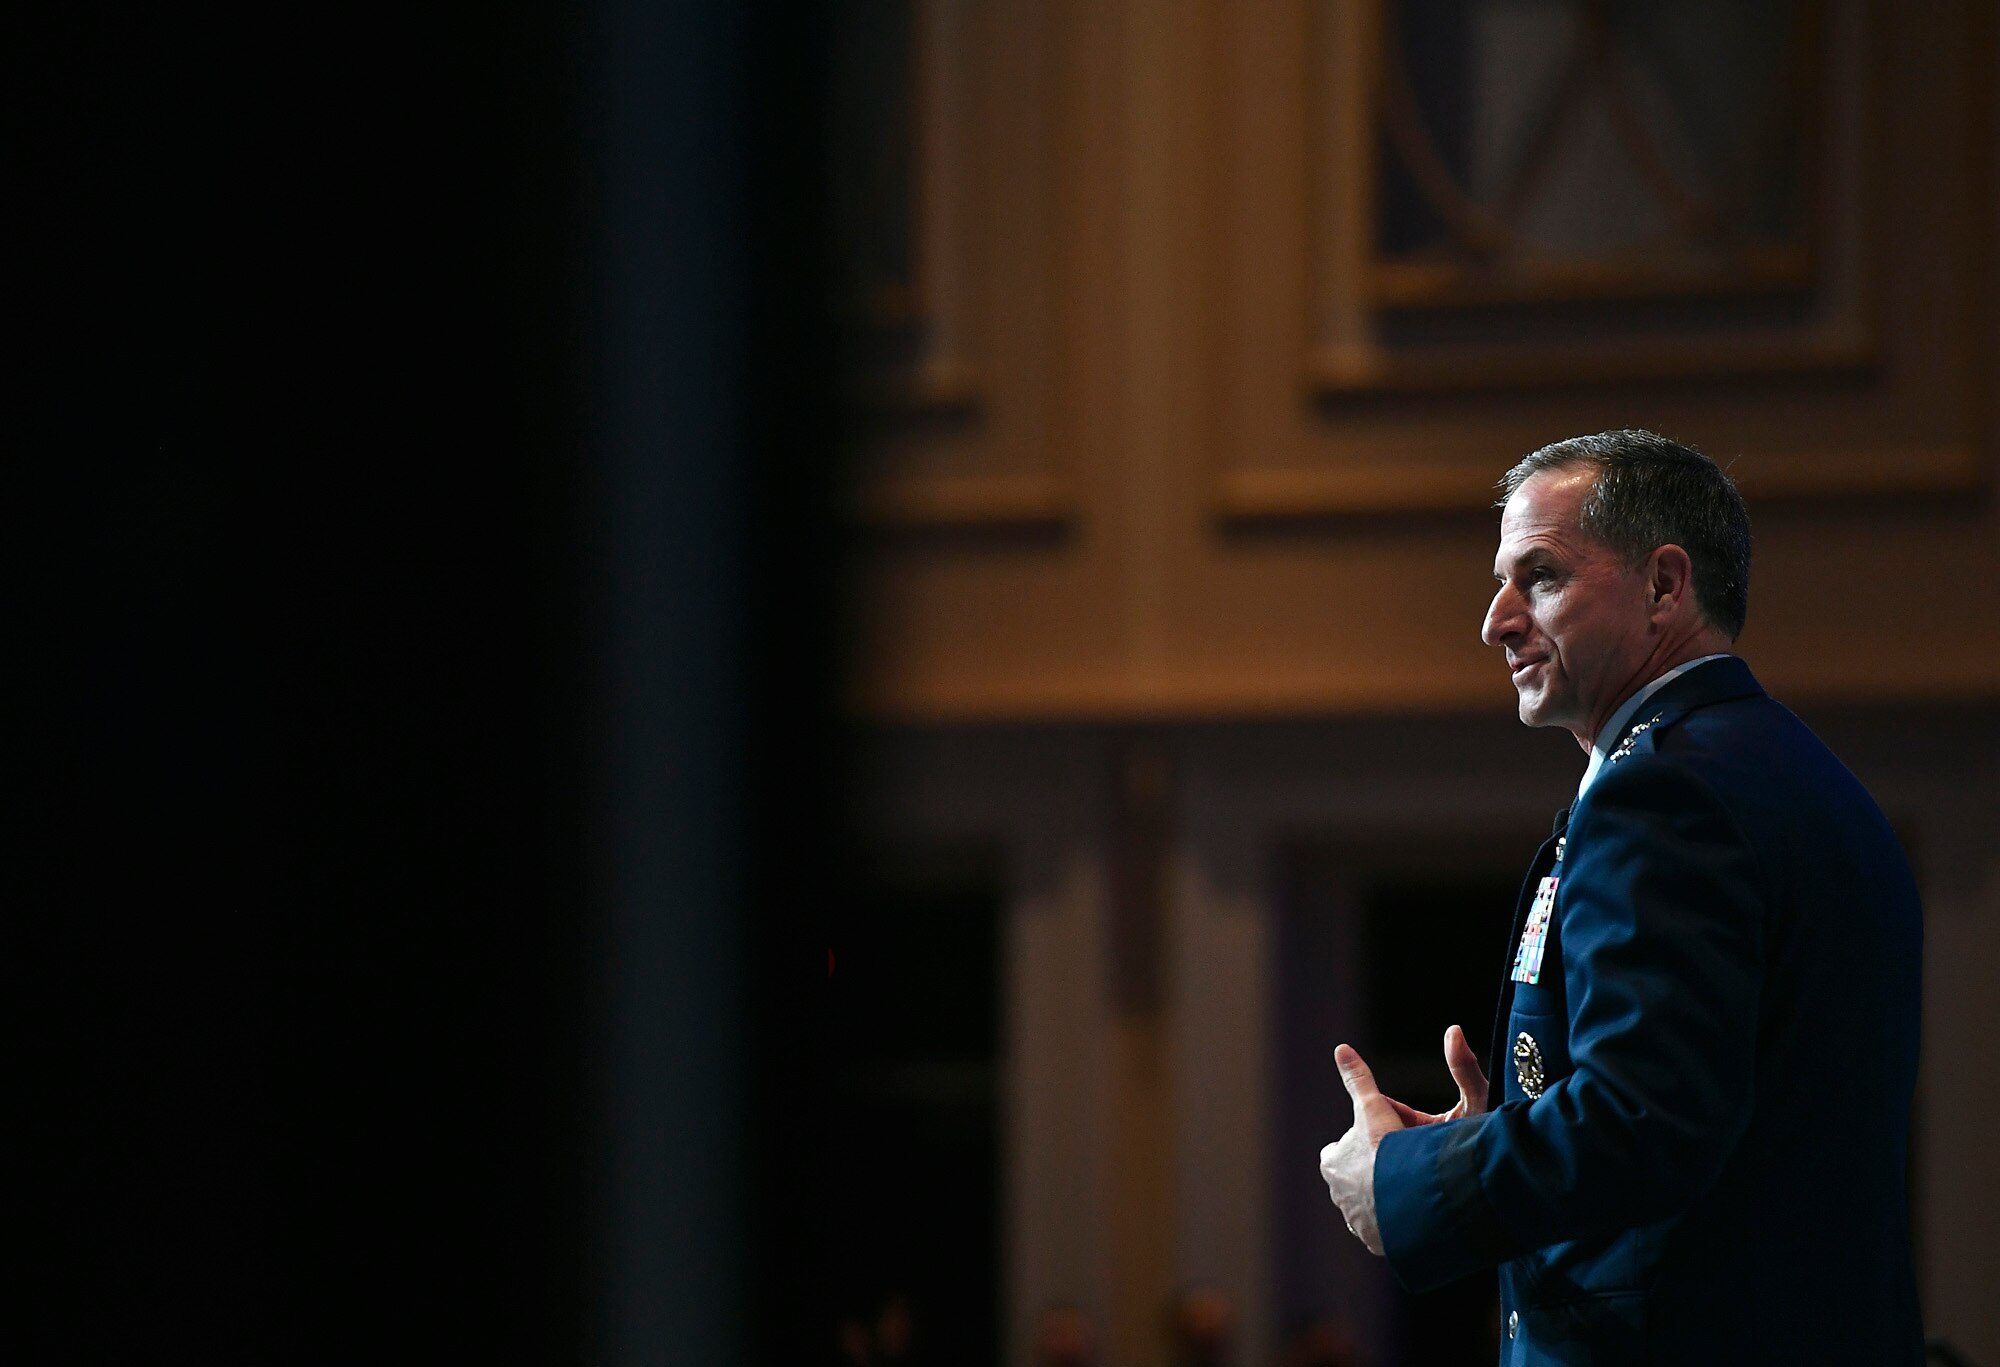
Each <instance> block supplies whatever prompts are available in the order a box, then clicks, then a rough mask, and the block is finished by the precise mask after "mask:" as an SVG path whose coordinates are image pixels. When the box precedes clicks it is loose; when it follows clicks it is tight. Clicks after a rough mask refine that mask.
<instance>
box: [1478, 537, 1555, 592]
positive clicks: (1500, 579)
mask: <svg viewBox="0 0 2000 1367" xmlns="http://www.w3.org/2000/svg"><path fill="white" fill-rule="evenodd" d="M1558 563H1559V561H1558V558H1557V557H1556V556H1555V555H1553V554H1551V553H1550V551H1549V549H1548V548H1547V547H1546V546H1530V547H1529V548H1528V549H1527V550H1525V551H1523V552H1521V554H1520V555H1518V556H1516V557H1515V558H1514V562H1513V565H1512V568H1514V569H1517V570H1531V569H1535V568H1537V567H1539V566H1543V565H1548V566H1554V565H1556V564H1558ZM1493 582H1494V583H1496V584H1504V583H1506V582H1507V576H1506V574H1505V573H1503V572H1502V571H1500V570H1497V569H1496V570H1494V571H1493Z"/></svg>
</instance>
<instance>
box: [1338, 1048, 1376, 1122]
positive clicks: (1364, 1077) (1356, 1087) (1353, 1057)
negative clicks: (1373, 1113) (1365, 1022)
mask: <svg viewBox="0 0 2000 1367" xmlns="http://www.w3.org/2000/svg"><path fill="white" fill-rule="evenodd" d="M1333 1062H1334V1066H1336V1067H1337V1068H1339V1069H1340V1080H1341V1082H1342V1083H1343V1084H1344V1085H1345V1086H1346V1087H1347V1095H1348V1096H1349V1097H1350V1098H1351V1099H1352V1100H1353V1102H1354V1112H1355V1114H1356V1115H1359V1114H1360V1113H1361V1109H1362V1108H1363V1107H1364V1106H1366V1105H1368V1104H1369V1103H1370V1102H1374V1101H1380V1100H1381V1099H1382V1089H1381V1088H1380V1087H1377V1086H1376V1085H1375V1074H1374V1072H1373V1070H1371V1069H1370V1068H1369V1067H1368V1065H1367V1063H1365V1062H1363V1060H1362V1058H1361V1055H1360V1054H1358V1053H1356V1052H1355V1050H1354V1048H1353V1046H1352V1045H1347V1044H1343V1045H1340V1046H1339V1047H1338V1048H1336V1049H1335V1050H1334V1051H1333Z"/></svg>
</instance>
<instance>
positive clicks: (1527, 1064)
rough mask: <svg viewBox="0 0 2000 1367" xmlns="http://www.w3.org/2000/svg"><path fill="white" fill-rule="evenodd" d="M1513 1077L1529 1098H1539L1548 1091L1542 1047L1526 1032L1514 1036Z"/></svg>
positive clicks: (1547, 1078)
mask: <svg viewBox="0 0 2000 1367" xmlns="http://www.w3.org/2000/svg"><path fill="white" fill-rule="evenodd" d="M1514 1076H1515V1077H1517V1078H1519V1079H1520V1081H1521V1090H1522V1091H1524V1092H1526V1093H1527V1094H1528V1095H1529V1096H1530V1097H1531V1098H1532V1097H1538V1096H1540V1095H1541V1094H1542V1093H1543V1092H1544V1091H1546V1090H1547V1089H1548V1085H1549V1077H1548V1073H1547V1072H1546V1071H1544V1069H1543V1067H1542V1046H1541V1045H1539V1044H1537V1043H1536V1042H1535V1037H1534V1036H1533V1035H1531V1034H1529V1033H1528V1032H1527V1031H1526V1030H1523V1031H1522V1032H1521V1033H1520V1034H1518V1035H1516V1036H1514Z"/></svg>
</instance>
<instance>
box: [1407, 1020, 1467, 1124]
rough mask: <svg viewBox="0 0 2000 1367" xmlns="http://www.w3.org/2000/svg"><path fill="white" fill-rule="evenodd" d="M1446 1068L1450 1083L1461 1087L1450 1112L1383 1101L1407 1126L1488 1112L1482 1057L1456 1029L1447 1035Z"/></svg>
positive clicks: (1435, 1122)
mask: <svg viewBox="0 0 2000 1367" xmlns="http://www.w3.org/2000/svg"><path fill="white" fill-rule="evenodd" d="M1444 1066H1445V1068H1446V1069H1448V1070H1449V1071H1450V1073H1451V1080H1452V1081H1453V1082H1456V1083H1457V1084H1458V1104H1457V1105H1456V1106H1453V1107H1452V1108H1451V1109H1450V1110H1448V1111H1439V1112H1431V1111H1420V1110H1418V1109H1417V1108H1416V1107H1414V1106H1410V1105H1406V1104H1405V1103H1403V1102H1401V1101H1398V1100H1396V1099H1395V1098H1394V1097H1384V1098H1382V1099H1383V1100H1384V1101H1386V1102H1388V1103H1389V1108H1390V1109H1391V1110H1393V1111H1395V1113H1396V1118H1397V1119H1398V1120H1400V1121H1402V1122H1403V1124H1404V1125H1435V1124H1437V1123H1438V1122H1439V1121H1440V1120H1457V1119H1458V1118H1459V1117H1461V1116H1468V1115H1479V1114H1480V1113H1481V1112H1483V1111H1485V1109H1486V1070H1485V1069H1483V1068H1481V1067H1480V1066H1479V1055H1477V1054H1475V1053H1473V1052H1472V1046H1471V1045H1470V1044H1467V1043H1466V1042H1465V1031H1463V1030H1461V1029H1459V1028H1458V1027H1457V1026H1456V1025H1454V1026H1452V1027H1451V1028H1450V1029H1449V1030H1447V1031H1445V1032H1444Z"/></svg>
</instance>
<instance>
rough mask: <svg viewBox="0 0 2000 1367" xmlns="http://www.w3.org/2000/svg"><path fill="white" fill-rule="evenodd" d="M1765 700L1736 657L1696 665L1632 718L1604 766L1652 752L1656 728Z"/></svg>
mask: <svg viewBox="0 0 2000 1367" xmlns="http://www.w3.org/2000/svg"><path fill="white" fill-rule="evenodd" d="M1763 696H1764V690H1763V688H1762V686H1761V685H1759V684H1758V682H1757V679H1756V676H1755V675H1753V674H1752V673H1751V672H1750V666H1749V665H1747V664H1745V663H1743V661H1742V660H1741V659H1739V658H1737V657H1736V656H1734V655H1731V656H1729V657H1728V658H1726V659H1721V660H1711V661H1709V662H1708V663H1707V664H1702V665H1697V666H1695V667H1694V668H1693V669H1690V670H1689V671H1688V672H1687V673H1685V674H1683V675H1681V676H1680V677H1679V678H1678V679H1675V680H1674V681H1673V682H1672V683H1670V684H1668V685H1667V686H1666V687H1665V688H1662V689H1661V690H1660V691H1659V692H1658V693H1655V694H1654V695H1653V696H1652V697H1650V698H1648V699H1647V700H1646V705H1645V706H1644V707H1641V708H1640V709H1639V710H1638V711H1637V712H1635V713H1633V714H1632V717H1631V719H1630V724H1629V725H1628V726H1627V727H1626V728H1625V734H1624V736H1623V737H1621V738H1620V739H1619V740H1618V742H1617V744H1616V745H1615V747H1614V748H1613V749H1612V751H1611V753H1610V755H1609V756H1608V757H1607V759H1606V761H1605V762H1606V763H1607V764H1615V763H1617V762H1618V761H1620V760H1622V759H1624V758H1625V757H1626V756H1627V755H1629V754H1631V753H1632V751H1633V750H1634V749H1635V748H1638V749H1642V750H1650V749H1651V748H1652V745H1653V741H1654V740H1655V739H1657V736H1658V731H1657V729H1656V728H1664V727H1668V726H1672V725H1673V724H1674V723H1675V722H1677V721H1679V720H1680V719H1681V718H1682V717H1685V716H1686V715H1687V714H1688V713H1690V712H1693V711H1696V710H1698V709H1700V708H1703V707H1708V706H1711V705H1712V704H1715V703H1720V702H1733V701H1735V700H1737V699H1739V698H1761V697H1763ZM1649 732H1651V733H1652V734H1650V735H1649V734H1648V733H1649Z"/></svg>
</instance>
